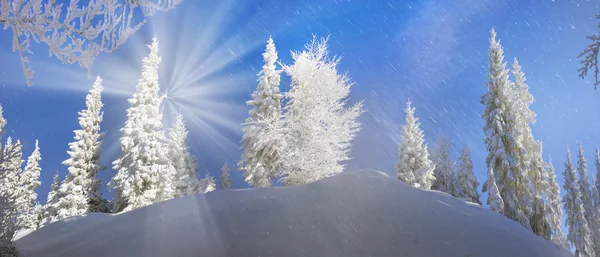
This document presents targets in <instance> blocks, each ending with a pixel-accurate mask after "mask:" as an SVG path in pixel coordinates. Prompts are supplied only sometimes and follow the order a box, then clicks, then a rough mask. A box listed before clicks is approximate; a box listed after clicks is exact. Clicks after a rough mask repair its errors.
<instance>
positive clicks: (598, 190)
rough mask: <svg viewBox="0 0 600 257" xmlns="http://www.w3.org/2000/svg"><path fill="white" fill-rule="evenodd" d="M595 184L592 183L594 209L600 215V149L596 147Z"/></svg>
mask: <svg viewBox="0 0 600 257" xmlns="http://www.w3.org/2000/svg"><path fill="white" fill-rule="evenodd" d="M595 157H596V158H595V160H596V182H595V183H594V189H595V191H594V192H595V193H594V208H596V211H598V212H599V213H600V148H598V147H597V146H596V156H595Z"/></svg>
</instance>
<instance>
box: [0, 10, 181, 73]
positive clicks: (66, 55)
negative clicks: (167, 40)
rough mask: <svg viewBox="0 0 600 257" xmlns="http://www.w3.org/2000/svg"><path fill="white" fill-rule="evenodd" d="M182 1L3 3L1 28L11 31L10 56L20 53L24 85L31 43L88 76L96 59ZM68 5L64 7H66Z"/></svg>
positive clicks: (0, 18) (0, 14)
mask: <svg viewBox="0 0 600 257" xmlns="http://www.w3.org/2000/svg"><path fill="white" fill-rule="evenodd" d="M181 1H182V0H95V1H84V3H80V2H79V1H78V0H70V1H68V3H66V1H65V3H61V1H56V0H14V1H9V0H2V1H0V25H2V26H3V27H4V29H5V30H6V29H10V30H11V31H12V34H13V35H12V36H13V42H12V48H13V51H17V52H19V54H20V56H21V65H22V68H23V71H24V74H25V80H26V82H27V84H28V85H32V81H31V80H32V78H33V70H32V69H31V66H30V64H29V58H28V56H27V55H28V54H33V52H32V50H31V43H32V41H35V42H36V43H43V44H45V45H48V47H49V51H50V56H52V55H54V56H56V57H57V58H58V59H59V60H60V61H61V62H62V63H69V64H74V63H77V64H79V66H81V67H83V68H85V69H87V70H88V72H89V71H90V69H91V67H92V63H93V62H94V58H95V57H96V56H97V55H98V54H99V53H101V52H105V53H110V52H112V51H114V50H115V49H117V48H118V47H119V46H121V45H122V44H124V43H125V42H126V41H127V39H128V38H129V37H130V36H131V35H132V34H133V33H134V32H136V31H137V30H138V29H140V27H141V26H142V25H144V23H146V19H140V18H139V17H137V13H140V10H141V13H143V14H144V15H145V16H151V15H153V14H154V13H155V12H156V11H168V10H170V9H172V8H173V7H175V6H176V5H178V4H179V3H180V2H181ZM65 4H66V5H65Z"/></svg>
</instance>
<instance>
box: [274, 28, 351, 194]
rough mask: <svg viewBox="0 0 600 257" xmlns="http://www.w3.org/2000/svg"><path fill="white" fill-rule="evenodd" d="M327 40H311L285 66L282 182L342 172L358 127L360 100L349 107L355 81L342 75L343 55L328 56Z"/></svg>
mask: <svg viewBox="0 0 600 257" xmlns="http://www.w3.org/2000/svg"><path fill="white" fill-rule="evenodd" d="M327 40H328V39H322V40H317V39H316V37H314V38H313V40H312V41H311V43H309V44H307V45H306V47H305V50H303V51H301V52H294V53H292V58H293V59H294V64H292V65H291V66H284V67H283V68H284V70H285V72H286V73H287V74H288V75H290V77H291V80H292V82H291V84H292V85H291V89H290V91H289V92H288V93H287V95H286V96H287V98H288V99H289V101H288V103H287V106H286V107H285V110H286V112H285V115H284V124H285V126H286V128H285V130H286V134H285V135H286V136H285V137H286V142H287V143H286V145H287V147H286V149H285V157H284V160H285V161H284V167H283V171H282V176H281V177H282V178H281V181H282V182H283V183H284V184H285V185H296V184H306V183H311V182H314V181H317V180H320V179H323V178H325V177H329V176H332V175H335V174H338V173H340V172H342V171H343V170H344V166H343V165H342V164H341V162H342V161H345V160H348V159H350V157H349V152H350V148H351V141H352V139H353V138H354V136H355V135H356V132H357V131H359V129H360V124H359V123H358V121H357V119H358V116H360V114H361V113H362V112H363V109H362V103H356V104H354V105H352V106H349V107H347V101H348V97H349V94H350V88H351V86H352V83H351V82H350V79H349V78H348V76H346V75H345V74H339V73H338V70H337V65H338V63H339V60H340V59H339V58H333V59H330V58H329V57H328V50H327Z"/></svg>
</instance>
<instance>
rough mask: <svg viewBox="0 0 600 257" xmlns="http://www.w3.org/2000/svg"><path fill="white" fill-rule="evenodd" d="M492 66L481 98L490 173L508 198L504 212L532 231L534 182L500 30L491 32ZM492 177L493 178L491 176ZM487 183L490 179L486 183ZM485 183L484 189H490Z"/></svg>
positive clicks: (503, 196)
mask: <svg viewBox="0 0 600 257" xmlns="http://www.w3.org/2000/svg"><path fill="white" fill-rule="evenodd" d="M490 34H491V37H490V49H489V52H488V54H489V57H488V61H489V63H488V64H489V68H488V81H487V82H486V87H487V89H488V92H486V93H485V94H484V95H483V96H482V97H481V103H482V104H483V105H484V107H485V110H484V113H483V115H482V118H483V119H484V122H485V126H484V128H483V130H484V132H485V144H486V148H487V151H488V156H487V157H486V165H487V168H488V172H490V171H492V172H494V176H495V182H496V186H497V187H498V191H499V192H500V196H501V199H502V200H503V201H504V204H503V206H504V211H502V213H503V214H504V215H505V216H507V217H509V218H510V219H513V220H516V221H518V222H519V223H521V224H522V225H523V226H524V227H525V228H527V229H529V230H532V228H531V225H530V223H529V222H530V220H529V215H530V214H531V208H532V207H531V206H532V202H533V196H532V195H531V191H530V189H529V188H530V186H531V184H530V182H529V180H528V176H527V173H526V172H525V170H524V167H523V166H522V164H523V162H522V160H523V154H524V152H525V150H524V149H523V146H522V144H520V140H519V139H520V138H519V132H520V131H519V129H518V123H517V115H516V114H515V111H514V108H515V104H514V90H513V87H512V85H511V82H510V81H509V80H508V70H507V69H506V63H505V62H504V50H503V49H502V46H501V45H500V42H499V41H497V40H496V31H495V30H494V29H493V28H492V30H491V31H490ZM488 179H489V178H488ZM486 183H487V182H486ZM487 187H489V186H487V185H484V190H486V189H487V190H489V188H487Z"/></svg>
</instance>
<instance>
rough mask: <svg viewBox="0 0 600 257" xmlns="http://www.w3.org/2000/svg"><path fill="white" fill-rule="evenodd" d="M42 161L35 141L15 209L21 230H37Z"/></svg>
mask: <svg viewBox="0 0 600 257" xmlns="http://www.w3.org/2000/svg"><path fill="white" fill-rule="evenodd" d="M41 159H42V156H41V154H40V148H39V146H38V141H37V140H36V141H35V149H34V150H33V152H32V153H31V155H30V156H29V157H28V158H27V163H26V164H25V168H24V169H23V172H22V173H21V176H20V177H19V188H18V193H17V198H16V200H15V207H16V211H17V227H18V228H19V229H35V228H36V227H37V226H36V220H37V217H36V215H35V213H34V211H33V206H34V205H35V200H36V199H37V193H36V192H35V190H36V189H37V188H38V187H39V186H40V184H41V182H40V171H41V168H40V165H39V162H40V160H41Z"/></svg>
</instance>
